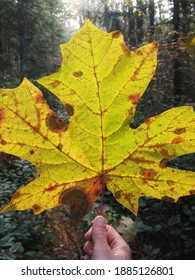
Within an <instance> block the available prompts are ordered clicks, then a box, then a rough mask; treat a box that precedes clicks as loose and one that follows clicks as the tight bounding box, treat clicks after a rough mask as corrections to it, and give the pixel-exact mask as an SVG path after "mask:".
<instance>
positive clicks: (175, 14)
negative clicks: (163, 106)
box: [172, 0, 182, 101]
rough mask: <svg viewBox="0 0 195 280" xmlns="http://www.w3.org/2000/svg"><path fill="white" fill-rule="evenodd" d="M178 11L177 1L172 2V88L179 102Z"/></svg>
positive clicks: (180, 86) (180, 74)
mask: <svg viewBox="0 0 195 280" xmlns="http://www.w3.org/2000/svg"><path fill="white" fill-rule="evenodd" d="M179 15H180V10H179V0H173V28H174V32H173V36H172V43H173V48H174V50H173V51H174V59H173V88H174V95H175V96H177V100H178V101H180V100H181V96H182V73H181V69H180V61H179V53H178V40H179V37H180V34H179V27H180V19H179Z"/></svg>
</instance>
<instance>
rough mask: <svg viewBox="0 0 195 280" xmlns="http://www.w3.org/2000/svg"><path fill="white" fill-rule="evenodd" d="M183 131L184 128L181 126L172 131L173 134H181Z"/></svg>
mask: <svg viewBox="0 0 195 280" xmlns="http://www.w3.org/2000/svg"><path fill="white" fill-rule="evenodd" d="M185 131H186V128H185V127H183V128H176V129H175V130H174V131H173V132H174V133H175V134H182V133H184V132H185Z"/></svg>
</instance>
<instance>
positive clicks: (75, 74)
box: [73, 71, 83, 78]
mask: <svg viewBox="0 0 195 280" xmlns="http://www.w3.org/2000/svg"><path fill="white" fill-rule="evenodd" d="M82 75H83V72H82V71H77V72H74V73H73V76H75V77H77V78H78V77H81V76H82Z"/></svg>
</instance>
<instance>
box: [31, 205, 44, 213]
mask: <svg viewBox="0 0 195 280" xmlns="http://www.w3.org/2000/svg"><path fill="white" fill-rule="evenodd" d="M32 209H33V211H34V212H35V213H39V212H40V211H41V209H42V208H41V206H40V205H38V204H34V205H33V206H32Z"/></svg>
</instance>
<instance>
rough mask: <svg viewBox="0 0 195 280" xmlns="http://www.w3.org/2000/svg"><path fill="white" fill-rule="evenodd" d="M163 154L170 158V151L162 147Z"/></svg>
mask: <svg viewBox="0 0 195 280" xmlns="http://www.w3.org/2000/svg"><path fill="white" fill-rule="evenodd" d="M160 152H161V155H163V156H164V157H166V158H170V155H169V153H168V151H167V150H165V149H161V151H160Z"/></svg>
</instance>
